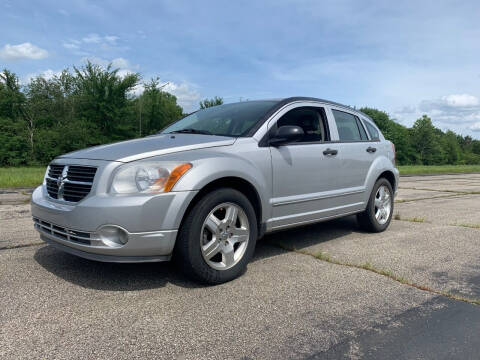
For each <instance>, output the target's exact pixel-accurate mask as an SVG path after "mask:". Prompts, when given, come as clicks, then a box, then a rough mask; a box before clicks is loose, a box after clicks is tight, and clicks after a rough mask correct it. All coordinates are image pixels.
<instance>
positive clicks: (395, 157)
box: [392, 143, 397, 166]
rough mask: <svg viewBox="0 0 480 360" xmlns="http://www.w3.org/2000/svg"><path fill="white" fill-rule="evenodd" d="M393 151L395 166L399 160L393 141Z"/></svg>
mask: <svg viewBox="0 0 480 360" xmlns="http://www.w3.org/2000/svg"><path fill="white" fill-rule="evenodd" d="M392 151H393V166H395V162H396V161H397V152H396V151H395V144H394V143H392Z"/></svg>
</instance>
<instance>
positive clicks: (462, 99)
mask: <svg viewBox="0 0 480 360" xmlns="http://www.w3.org/2000/svg"><path fill="white" fill-rule="evenodd" d="M442 100H443V101H444V102H445V104H447V105H448V106H453V107H470V106H477V105H479V101H478V98H477V97H476V96H473V95H469V94H452V95H446V96H443V97H442Z"/></svg>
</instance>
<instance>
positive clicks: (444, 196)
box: [395, 193, 471, 204]
mask: <svg viewBox="0 0 480 360" xmlns="http://www.w3.org/2000/svg"><path fill="white" fill-rule="evenodd" d="M465 195H471V194H470V193H454V194H451V195H441V196H429V197H423V198H416V199H399V200H395V204H401V203H406V202H413V201H420V200H433V199H444V198H450V197H455V196H465Z"/></svg>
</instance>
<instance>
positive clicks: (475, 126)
mask: <svg viewBox="0 0 480 360" xmlns="http://www.w3.org/2000/svg"><path fill="white" fill-rule="evenodd" d="M469 129H470V130H472V131H474V132H480V121H479V122H477V123H475V124H473V125H472V126H470V127H469Z"/></svg>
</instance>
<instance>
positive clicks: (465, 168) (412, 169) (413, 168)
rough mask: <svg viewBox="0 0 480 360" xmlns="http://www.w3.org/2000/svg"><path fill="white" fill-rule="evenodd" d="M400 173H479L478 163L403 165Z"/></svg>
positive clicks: (479, 166)
mask: <svg viewBox="0 0 480 360" xmlns="http://www.w3.org/2000/svg"><path fill="white" fill-rule="evenodd" d="M398 170H400V175H423V174H457V173H459V174H460V173H477V172H478V173H480V165H431V166H428V165H403V166H398Z"/></svg>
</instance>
